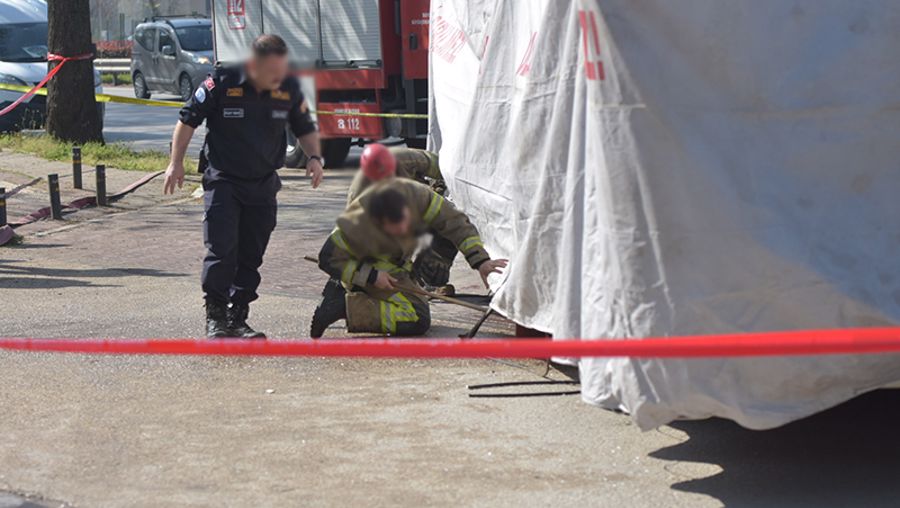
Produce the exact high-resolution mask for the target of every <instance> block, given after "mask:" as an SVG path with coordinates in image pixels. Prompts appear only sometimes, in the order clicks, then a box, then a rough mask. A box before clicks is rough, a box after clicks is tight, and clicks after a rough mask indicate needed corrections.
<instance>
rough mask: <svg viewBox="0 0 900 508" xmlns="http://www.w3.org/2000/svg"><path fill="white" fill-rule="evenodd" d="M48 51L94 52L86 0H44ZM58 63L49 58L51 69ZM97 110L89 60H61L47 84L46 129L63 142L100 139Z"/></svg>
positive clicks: (100, 132)
mask: <svg viewBox="0 0 900 508" xmlns="http://www.w3.org/2000/svg"><path fill="white" fill-rule="evenodd" d="M47 17H48V21H49V33H48V36H47V39H48V40H47V46H48V48H49V51H50V53H52V54H56V55H61V56H76V55H82V54H89V53H92V52H93V51H94V47H93V45H92V44H91V13H90V4H89V0H49V2H47ZM57 65H60V63H59V62H53V61H51V62H50V63H49V68H48V70H50V69H53V68H54V67H56V66H57ZM102 129H103V127H102V124H101V120H100V112H99V110H98V109H97V102H96V100H95V99H94V66H93V63H92V61H91V60H90V59H87V60H74V61H69V62H66V63H65V66H64V67H63V68H62V69H60V71H59V73H58V74H57V75H56V76H54V77H53V79H51V80H50V83H49V84H48V87H47V132H48V133H49V134H50V135H51V136H53V137H56V138H59V139H61V140H63V141H70V142H73V143H78V144H84V143H86V142H89V141H99V142H103V130H102Z"/></svg>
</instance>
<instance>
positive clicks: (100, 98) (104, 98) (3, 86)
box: [0, 83, 428, 120]
mask: <svg viewBox="0 0 900 508" xmlns="http://www.w3.org/2000/svg"><path fill="white" fill-rule="evenodd" d="M0 90H9V91H11V92H21V93H28V92H30V91H31V87H28V86H22V85H10V84H7V83H0ZM34 94H35V95H47V89H46V88H39V89H37V90H36V91H35V92H34ZM94 97H95V98H96V100H97V102H115V103H119V104H137V105H141V106H158V107H166V108H180V107H181V103H180V102H177V101H154V100H150V99H137V98H133V97H120V96H118V95H109V94H105V93H98V94H95V95H94ZM310 113H312V114H314V115H338V116H364V117H374V118H407V119H412V120H428V115H421V114H415V113H363V112H359V111H357V112H349V111H341V112H337V111H310Z"/></svg>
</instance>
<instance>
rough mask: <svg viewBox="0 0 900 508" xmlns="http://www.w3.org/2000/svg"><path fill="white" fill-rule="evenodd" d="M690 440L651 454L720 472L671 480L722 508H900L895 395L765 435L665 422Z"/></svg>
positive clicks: (866, 399) (722, 425)
mask: <svg viewBox="0 0 900 508" xmlns="http://www.w3.org/2000/svg"><path fill="white" fill-rule="evenodd" d="M671 426H672V427H674V428H676V429H680V430H682V431H684V432H686V433H687V434H688V435H689V439H688V440H687V441H685V442H683V443H679V444H677V445H674V446H670V447H667V448H663V449H660V450H657V451H656V452H653V453H652V454H651V456H653V457H656V458H659V459H664V460H671V461H682V462H702V463H709V464H716V465H719V466H720V467H721V468H722V470H723V471H722V472H721V473H719V474H716V475H714V476H711V477H708V478H702V479H697V480H690V481H685V482H681V483H676V484H675V485H673V488H674V489H676V490H681V491H685V492H694V493H699V494H706V495H709V496H712V497H715V498H716V499H718V500H720V501H721V502H722V503H724V504H725V506H817V507H818V506H900V390H880V391H876V392H872V393H869V394H866V395H862V396H860V397H858V398H856V399H854V400H852V401H849V402H847V403H845V404H843V405H841V406H838V407H836V408H833V409H831V410H828V411H825V412H823V413H820V414H818V415H815V416H812V417H810V418H807V419H805V420H801V421H798V422H794V423H791V424H789V425H786V426H784V427H781V428H778V429H774V430H769V431H751V430H747V429H744V428H742V427H740V426H738V425H737V424H735V423H733V422H730V421H726V420H720V419H711V420H704V421H694V422H677V423H674V424H672V425H671Z"/></svg>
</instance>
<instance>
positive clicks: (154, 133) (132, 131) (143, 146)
mask: <svg viewBox="0 0 900 508" xmlns="http://www.w3.org/2000/svg"><path fill="white" fill-rule="evenodd" d="M103 93H107V94H110V95H117V96H120V97H132V98H133V97H134V92H133V91H132V89H131V87H111V86H108V87H104V89H103ZM153 99H158V100H167V101H171V102H172V103H173V104H180V103H181V101H180V100H179V99H178V98H177V97H175V96H174V95H154V96H153ZM177 121H178V108H174V107H173V108H165V107H154V106H137V105H131V104H115V103H108V104H107V105H106V119H105V122H104V124H103V137H104V139H105V140H106V141H107V142H124V143H128V144H129V145H131V146H132V147H133V148H135V149H137V150H157V151H161V152H167V151H168V150H169V141H171V140H172V128H173V127H174V126H175V122H177ZM204 130H205V129H204V128H201V129H199V130H198V132H197V133H196V134H195V135H194V139H192V140H191V145H190V148H189V149H188V153H189V154H192V157H195V158H196V154H197V153H199V152H200V146H201V145H202V143H203V131H204Z"/></svg>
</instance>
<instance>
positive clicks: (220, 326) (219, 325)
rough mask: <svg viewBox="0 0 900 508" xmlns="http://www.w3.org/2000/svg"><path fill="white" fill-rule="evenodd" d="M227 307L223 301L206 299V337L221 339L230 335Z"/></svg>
mask: <svg viewBox="0 0 900 508" xmlns="http://www.w3.org/2000/svg"><path fill="white" fill-rule="evenodd" d="M227 309H228V307H227V305H226V304H225V303H224V302H219V301H216V300H206V338H208V339H222V338H225V337H230V336H231V329H229V328H228V315H227V314H228V310H227Z"/></svg>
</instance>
